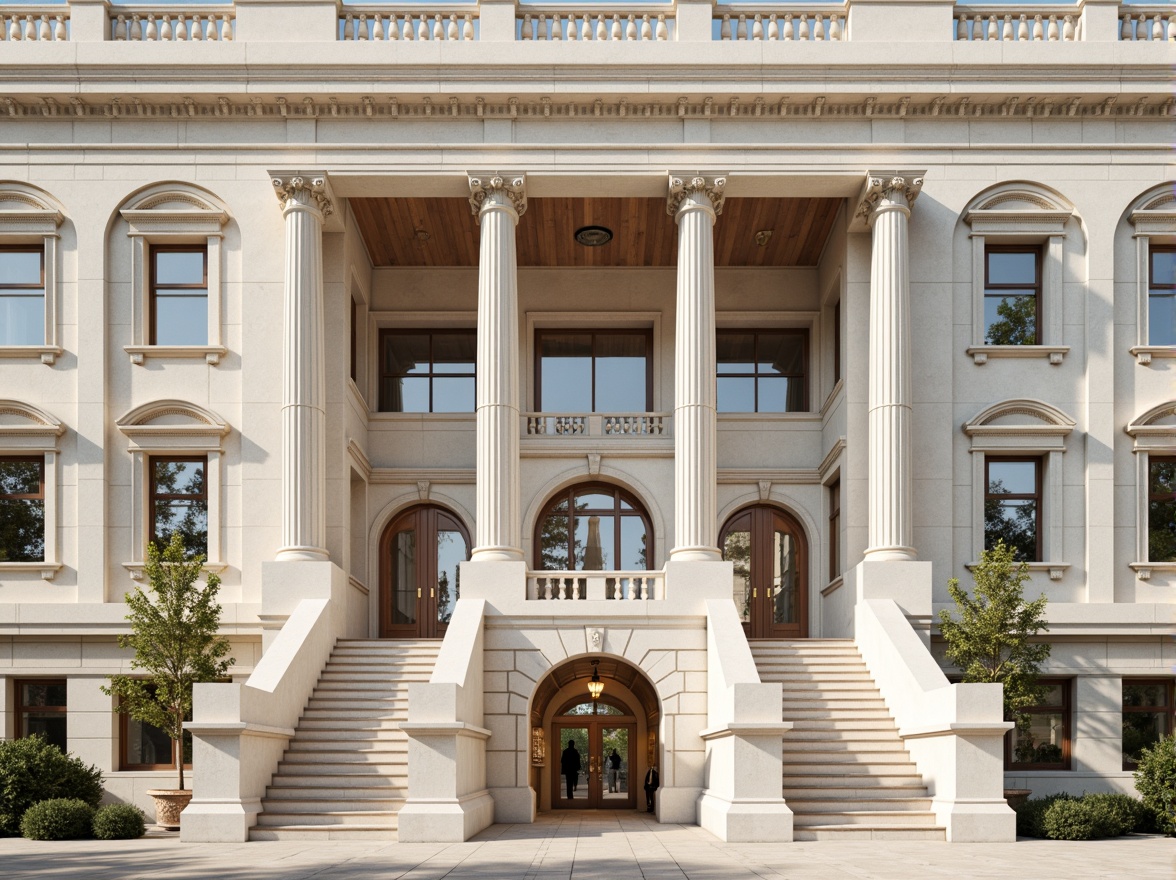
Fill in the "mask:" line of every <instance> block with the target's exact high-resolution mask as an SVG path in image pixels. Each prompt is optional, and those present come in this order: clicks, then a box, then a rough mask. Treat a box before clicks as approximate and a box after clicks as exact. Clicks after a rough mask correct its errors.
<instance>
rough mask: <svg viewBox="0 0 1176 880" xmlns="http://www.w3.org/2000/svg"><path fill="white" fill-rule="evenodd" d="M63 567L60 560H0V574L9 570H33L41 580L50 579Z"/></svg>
mask: <svg viewBox="0 0 1176 880" xmlns="http://www.w3.org/2000/svg"><path fill="white" fill-rule="evenodd" d="M63 567H64V566H62V564H61V563H60V562H0V576H2V575H4V573H5V572H9V571H35V572H39V573H40V575H41V578H42V579H43V580H47V581H51V580H53V578H55V577H57V572H59V571H61V569H62V568H63Z"/></svg>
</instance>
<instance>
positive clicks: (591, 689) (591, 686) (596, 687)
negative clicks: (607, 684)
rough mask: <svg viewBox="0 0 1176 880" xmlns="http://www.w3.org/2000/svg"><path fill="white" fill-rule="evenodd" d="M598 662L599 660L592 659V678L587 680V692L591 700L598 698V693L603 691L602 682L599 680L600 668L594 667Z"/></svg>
mask: <svg viewBox="0 0 1176 880" xmlns="http://www.w3.org/2000/svg"><path fill="white" fill-rule="evenodd" d="M599 662H600V661H599V660H593V661H592V680H591V681H590V682H588V693H589V695H591V697H592V699H593V701H596V700H599V699H600V695H601V694H602V693H604V682H603V681H601V680H600V670H599V669H597V668H596V664H597V663H599Z"/></svg>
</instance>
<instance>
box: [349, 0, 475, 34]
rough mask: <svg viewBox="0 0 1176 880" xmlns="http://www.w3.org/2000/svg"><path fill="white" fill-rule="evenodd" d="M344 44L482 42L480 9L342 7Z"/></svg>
mask: <svg viewBox="0 0 1176 880" xmlns="http://www.w3.org/2000/svg"><path fill="white" fill-rule="evenodd" d="M338 37H339V39H340V40H345V41H348V42H352V41H363V40H373V41H376V42H383V41H388V42H395V41H397V40H406V41H412V40H420V41H429V40H431V41H433V42H441V41H448V42H451V43H470V42H473V41H475V40H477V39H478V7H477V6H471V5H470V4H468V3H464V4H452V3H451V4H439V3H433V4H428V5H427V6H416V7H405V6H389V5H386V4H385V5H379V6H375V5H373V6H342V5H341V6H340V7H339V33H338Z"/></svg>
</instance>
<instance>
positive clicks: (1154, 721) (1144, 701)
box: [1123, 678, 1174, 770]
mask: <svg viewBox="0 0 1176 880" xmlns="http://www.w3.org/2000/svg"><path fill="white" fill-rule="evenodd" d="M1172 698H1173V680H1172V679H1170V678H1156V679H1150V680H1149V679H1134V680H1133V679H1126V678H1125V679H1123V769H1124V770H1134V769H1135V767H1136V764H1137V762H1138V761H1139V753H1140V752H1142V751H1143V750H1144V749H1145V748H1150V747H1151V746H1154V745H1155V744H1156V743H1158V742H1159V741H1160V740H1161V739H1163V738H1164V737H1166V736H1168V735H1169V734H1171V733H1172V730H1173V727H1174V725H1173V699H1172Z"/></svg>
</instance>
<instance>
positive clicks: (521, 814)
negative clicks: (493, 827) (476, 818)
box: [490, 785, 539, 825]
mask: <svg viewBox="0 0 1176 880" xmlns="http://www.w3.org/2000/svg"><path fill="white" fill-rule="evenodd" d="M490 797H492V798H494V821H495V822H497V823H500V824H504V825H515V824H519V825H529V824H531V823H532V822H534V821H535V816H536V815H537V814H538V812H539V796H538V794H536V792H535V789H533V788H531V787H530V786H529V785H528V786H521V787H519V788H492V789H490Z"/></svg>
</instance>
